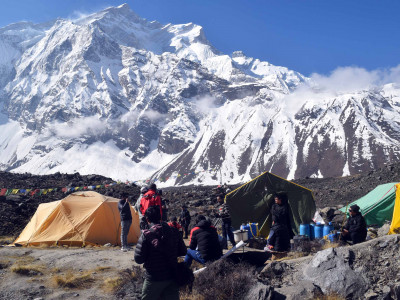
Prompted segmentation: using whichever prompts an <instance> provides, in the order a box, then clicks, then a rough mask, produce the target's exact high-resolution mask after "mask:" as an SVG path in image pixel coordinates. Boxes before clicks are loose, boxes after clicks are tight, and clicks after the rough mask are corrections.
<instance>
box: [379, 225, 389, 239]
mask: <svg viewBox="0 0 400 300" xmlns="http://www.w3.org/2000/svg"><path fill="white" fill-rule="evenodd" d="M389 229H390V224H383V225H382V227H380V228H379V229H378V236H379V237H381V236H384V235H387V234H388V232H389Z"/></svg>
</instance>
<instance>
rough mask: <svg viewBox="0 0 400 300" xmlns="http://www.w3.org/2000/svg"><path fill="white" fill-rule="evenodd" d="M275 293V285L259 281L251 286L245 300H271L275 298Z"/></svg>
mask: <svg viewBox="0 0 400 300" xmlns="http://www.w3.org/2000/svg"><path fill="white" fill-rule="evenodd" d="M273 295H274V288H273V287H271V286H270V285H265V284H262V283H261V282H257V284H255V285H253V286H252V287H251V288H250V290H249V292H248V293H247V295H246V297H245V298H244V300H271V299H273Z"/></svg>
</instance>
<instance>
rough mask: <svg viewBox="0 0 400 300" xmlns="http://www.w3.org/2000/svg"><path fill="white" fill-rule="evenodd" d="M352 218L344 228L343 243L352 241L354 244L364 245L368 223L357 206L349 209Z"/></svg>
mask: <svg viewBox="0 0 400 300" xmlns="http://www.w3.org/2000/svg"><path fill="white" fill-rule="evenodd" d="M349 213H350V217H349V218H348V219H347V223H346V225H345V226H344V227H343V231H342V234H341V240H342V241H351V242H353V244H358V243H362V242H364V241H365V238H366V237H367V223H366V222H365V220H364V217H363V216H362V215H361V213H360V207H359V206H358V205H357V204H355V205H352V206H350V208H349Z"/></svg>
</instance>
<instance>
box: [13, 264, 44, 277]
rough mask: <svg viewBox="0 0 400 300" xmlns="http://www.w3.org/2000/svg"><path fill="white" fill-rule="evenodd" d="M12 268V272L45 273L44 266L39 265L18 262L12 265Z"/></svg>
mask: <svg viewBox="0 0 400 300" xmlns="http://www.w3.org/2000/svg"><path fill="white" fill-rule="evenodd" d="M10 270H11V272H14V273H17V274H20V275H25V276H35V275H42V274H43V267H41V266H38V265H21V264H19V263H16V264H14V265H12V267H11V269H10Z"/></svg>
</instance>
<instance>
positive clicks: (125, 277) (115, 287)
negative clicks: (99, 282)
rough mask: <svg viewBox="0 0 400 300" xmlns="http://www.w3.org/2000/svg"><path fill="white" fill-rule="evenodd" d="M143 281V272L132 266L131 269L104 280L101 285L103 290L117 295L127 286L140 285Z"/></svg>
mask: <svg viewBox="0 0 400 300" xmlns="http://www.w3.org/2000/svg"><path fill="white" fill-rule="evenodd" d="M142 281H143V270H141V269H140V268H139V267H137V266H133V267H132V269H126V270H123V271H121V272H119V274H118V276H116V277H110V278H106V279H105V280H104V283H103V288H104V290H106V291H107V292H113V293H117V292H119V291H120V290H121V289H122V288H123V287H124V286H128V285H129V284H136V283H138V284H141V283H142Z"/></svg>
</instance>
